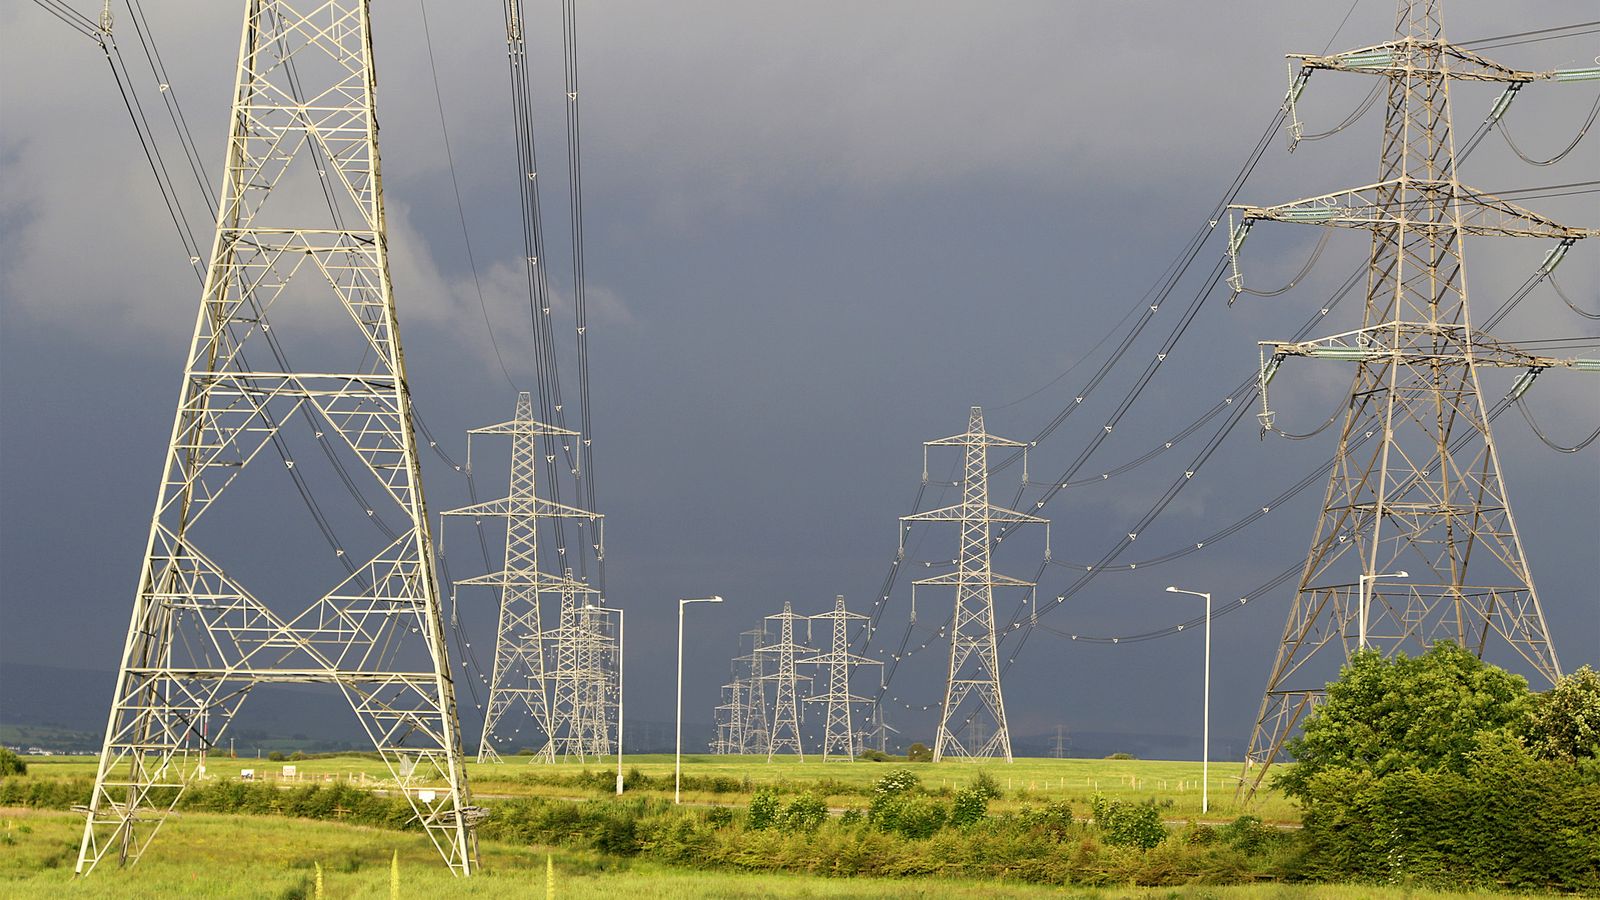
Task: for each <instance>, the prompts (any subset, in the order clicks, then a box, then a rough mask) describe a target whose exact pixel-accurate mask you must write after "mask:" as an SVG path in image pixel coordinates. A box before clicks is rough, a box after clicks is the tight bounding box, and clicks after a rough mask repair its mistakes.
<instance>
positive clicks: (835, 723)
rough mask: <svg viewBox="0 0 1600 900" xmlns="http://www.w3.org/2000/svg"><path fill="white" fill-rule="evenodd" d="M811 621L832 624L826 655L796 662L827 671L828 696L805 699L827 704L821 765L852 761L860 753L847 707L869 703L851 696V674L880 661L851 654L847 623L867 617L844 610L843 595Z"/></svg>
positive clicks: (834, 599)
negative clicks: (820, 620) (826, 610)
mask: <svg viewBox="0 0 1600 900" xmlns="http://www.w3.org/2000/svg"><path fill="white" fill-rule="evenodd" d="M811 618H812V619H823V620H825V621H829V622H832V623H833V645H832V647H831V648H830V649H829V650H828V652H827V653H820V654H818V655H816V656H809V657H806V658H805V659H801V660H796V661H797V662H799V663H803V664H810V665H817V666H824V667H826V668H827V671H828V692H827V693H825V694H814V695H812V696H810V697H807V698H806V702H807V703H825V704H827V710H826V716H825V717H824V720H823V727H822V761H823V762H827V761H828V760H830V759H843V760H852V759H855V758H856V753H857V752H859V751H860V750H861V744H860V743H859V742H857V740H856V730H855V723H854V720H853V719H852V718H851V716H850V705H851V704H852V703H870V702H872V701H871V700H870V699H869V698H867V697H857V696H854V695H852V694H851V693H850V670H851V669H852V668H857V667H860V666H881V665H883V661H882V660H877V659H873V658H871V657H869V656H861V655H859V654H856V653H851V652H850V637H849V634H848V630H849V625H850V622H851V620H860V619H866V618H867V616H864V615H861V614H860V613H853V612H851V611H850V610H848V609H846V608H845V605H844V595H843V594H839V595H838V596H836V597H834V598H833V609H831V610H829V611H828V612H825V613H817V614H816V615H814V616H812V617H811Z"/></svg>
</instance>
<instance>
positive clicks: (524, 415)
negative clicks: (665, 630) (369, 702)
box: [444, 391, 604, 762]
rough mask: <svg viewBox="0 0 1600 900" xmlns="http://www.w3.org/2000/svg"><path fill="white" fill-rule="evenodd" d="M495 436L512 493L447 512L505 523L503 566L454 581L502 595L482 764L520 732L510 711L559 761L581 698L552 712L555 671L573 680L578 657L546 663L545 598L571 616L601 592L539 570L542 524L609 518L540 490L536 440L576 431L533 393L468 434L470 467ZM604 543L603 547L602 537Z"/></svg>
mask: <svg viewBox="0 0 1600 900" xmlns="http://www.w3.org/2000/svg"><path fill="white" fill-rule="evenodd" d="M490 434H493V435H501V434H503V435H509V436H510V437H511V485H510V490H509V491H508V492H507V494H506V496H505V497H503V498H501V499H499V500H489V501H486V502H483V503H474V504H473V505H471V506H464V507H461V508H460V509H452V510H447V511H446V512H445V513H444V514H445V515H447V516H471V517H472V518H474V519H479V520H481V519H483V518H484V517H497V518H503V519H505V520H506V552H505V567H504V568H503V569H501V570H500V571H498V572H490V573H488V574H486V575H479V576H477V577H476V578H465V579H462V580H460V581H457V582H456V584H458V585H486V586H489V587H494V588H497V589H498V590H499V592H500V621H499V626H498V628H496V630H495V647H494V668H493V671H492V673H491V675H490V679H489V700H488V703H487V704H486V705H485V708H484V714H483V735H482V737H481V738H480V740H479V742H478V761H479V762H500V761H501V758H500V753H499V751H498V750H496V748H495V746H494V745H495V743H496V742H499V743H506V742H508V741H511V740H512V734H514V733H515V732H514V731H513V733H512V734H508V733H506V732H505V731H504V725H506V724H509V722H510V721H517V720H507V719H506V716H507V714H508V713H511V712H513V711H516V712H519V713H522V714H526V715H527V716H529V717H531V718H532V720H533V726H534V728H535V729H536V730H537V731H538V732H539V734H540V735H541V736H542V738H543V741H544V743H543V744H541V745H540V748H539V752H538V755H537V756H536V757H535V758H536V759H542V760H543V761H545V762H553V761H554V760H555V755H556V752H557V750H558V749H562V750H570V749H571V748H572V744H571V742H570V740H568V739H569V738H570V737H571V735H572V734H573V725H574V722H573V719H572V717H571V711H572V709H573V708H574V707H573V706H572V705H571V704H572V703H573V702H575V699H576V698H575V696H571V697H566V698H564V699H565V700H566V701H567V702H568V705H567V706H565V707H563V711H564V712H565V713H566V716H565V718H563V719H562V720H561V721H560V722H559V723H558V722H557V721H556V717H555V716H554V715H553V711H552V709H551V698H550V680H551V675H552V672H551V671H550V670H551V669H557V670H558V672H561V674H563V675H571V676H574V680H575V676H576V674H577V672H576V666H577V662H576V659H575V658H574V659H571V660H567V661H566V662H567V663H568V664H569V665H570V667H571V668H569V669H568V670H565V671H561V670H559V668H558V666H547V665H546V662H545V644H546V637H547V635H546V633H545V631H544V629H543V628H541V626H540V622H541V617H540V609H539V601H540V597H541V595H544V594H548V593H555V594H559V595H560V596H561V597H562V599H563V604H562V608H561V611H562V613H563V615H565V614H566V613H567V612H568V608H569V607H571V606H575V605H576V601H575V599H574V598H576V597H579V596H588V595H590V594H596V593H598V591H596V590H595V589H594V588H591V587H589V586H588V585H586V584H582V583H581V582H575V581H573V580H572V578H571V577H570V570H568V574H566V575H562V576H559V577H558V576H555V575H550V574H547V573H545V572H542V571H540V569H539V522H540V521H541V520H544V519H559V518H578V519H584V520H587V521H590V522H593V523H595V527H596V531H597V532H598V531H599V528H600V525H601V522H602V519H603V517H602V516H601V515H599V514H598V513H592V512H589V511H587V510H582V509H577V508H576V507H571V506H564V505H562V504H560V503H553V502H551V501H549V500H544V499H541V498H540V497H539V496H538V495H537V493H536V490H535V487H536V484H535V482H536V473H537V471H538V466H539V462H540V457H539V448H538V439H539V438H540V437H541V436H545V435H565V436H572V435H574V434H575V432H571V431H568V430H566V429H564V428H557V427H555V426H553V425H546V424H545V423H543V422H539V421H536V420H535V419H534V418H533V397H532V395H531V394H530V393H529V392H527V391H522V392H520V393H519V394H517V410H516V416H515V417H514V418H513V419H511V420H510V421H508V422H501V423H499V424H497V425H488V426H485V427H483V428H474V429H472V430H470V431H468V432H467V467H468V469H469V470H470V469H471V467H472V439H473V438H474V437H476V436H479V435H490ZM597 537H598V534H597ZM600 543H601V545H602V547H603V544H604V541H603V540H601V541H600ZM601 552H604V550H603V549H602V550H601ZM558 633H559V632H558ZM564 646H566V647H568V648H571V647H574V646H575V644H574V643H573V642H570V641H569V642H567V643H566V644H565V645H564ZM558 725H559V726H560V730H559V731H558Z"/></svg>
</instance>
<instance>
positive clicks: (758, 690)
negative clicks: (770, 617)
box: [734, 628, 772, 754]
mask: <svg viewBox="0 0 1600 900" xmlns="http://www.w3.org/2000/svg"><path fill="white" fill-rule="evenodd" d="M741 637H748V638H750V653H749V654H748V655H745V656H741V657H739V658H738V659H736V660H734V663H735V665H739V664H743V665H744V667H745V669H744V671H743V672H742V673H740V674H739V676H738V677H737V678H736V679H735V680H737V681H742V682H743V683H744V714H745V720H744V725H743V727H742V730H741V733H742V734H743V735H744V742H743V743H742V744H740V746H739V749H738V750H737V751H735V752H737V753H753V754H760V753H766V752H768V747H767V744H768V742H769V741H770V740H771V738H772V727H771V725H770V723H769V722H768V720H767V689H766V657H765V656H763V655H762V653H761V648H762V647H763V646H765V645H766V642H767V630H766V629H765V628H752V629H750V630H749V631H746V632H744V633H743V634H742V635H741Z"/></svg>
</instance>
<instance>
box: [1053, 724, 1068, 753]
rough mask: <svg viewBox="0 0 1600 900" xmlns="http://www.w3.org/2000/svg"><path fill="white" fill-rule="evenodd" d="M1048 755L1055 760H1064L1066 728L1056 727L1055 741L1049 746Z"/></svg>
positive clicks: (1062, 726)
mask: <svg viewBox="0 0 1600 900" xmlns="http://www.w3.org/2000/svg"><path fill="white" fill-rule="evenodd" d="M1050 755H1051V756H1053V757H1055V758H1056V759H1064V758H1066V755H1067V734H1066V726H1064V725H1057V726H1056V739H1055V740H1054V741H1052V742H1051V744H1050Z"/></svg>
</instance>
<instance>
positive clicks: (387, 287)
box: [77, 0, 478, 875]
mask: <svg viewBox="0 0 1600 900" xmlns="http://www.w3.org/2000/svg"><path fill="white" fill-rule="evenodd" d="M376 84H377V82H376V78H375V75H374V70H373V58H372V32H371V27H370V21H369V17H368V2H367V0H249V2H247V3H246V4H245V12H244V29H243V37H242V39H241V43H240V48H239V60H238V68H237V80H236V82H235V89H234V95H233V108H232V113H231V115H230V116H229V135H228V149H227V162H226V165H225V167H224V173H225V174H224V177H223V179H222V187H221V195H220V196H221V199H220V203H219V206H218V214H217V223H216V233H215V238H214V241H213V243H212V249H211V255H210V258H209V260H208V263H207V270H206V277H205V286H204V288H203V291H202V294H201V298H200V309H199V314H198V316H197V318H196V321H195V328H194V333H193V338H192V340H191V342H190V344H189V349H188V356H187V359H186V361H185V364H184V370H183V380H182V386H181V388H180V389H179V395H178V405H177V412H176V416H175V419H174V422H173V426H172V434H171V438H170V440H169V442H168V445H167V453H166V460H165V462H164V463H163V466H162V473H161V480H160V484H159V488H158V491H157V499H156V506H155V512H154V514H153V516H152V518H151V523H150V533H149V540H148V543H147V544H146V549H145V553H144V561H143V564H142V566H141V568H140V573H139V580H138V587H137V590H136V593H135V596H134V602H133V611H132V617H131V621H130V623H129V626H128V636H127V641H126V643H125V644H124V647H123V651H122V657H121V661H120V663H119V665H118V672H117V681H116V692H115V694H114V695H113V697H112V702H111V710H110V716H109V720H108V722H107V726H106V734H105V743H104V746H103V749H102V751H101V754H100V760H99V764H98V766H97V768H96V772H95V782H94V789H93V792H92V793H91V794H90V798H89V809H88V815H87V817H86V820H85V822H84V830H83V842H82V845H81V847H80V850H79V854H78V863H77V871H78V873H79V874H85V873H87V872H89V871H91V870H93V869H94V867H95V866H96V864H98V863H99V862H100V861H101V860H102V859H104V858H105V857H106V856H107V855H108V854H109V855H111V856H113V857H114V858H115V859H116V860H117V861H118V862H120V863H123V864H131V863H134V862H136V861H137V860H138V859H139V857H140V855H141V854H142V853H143V852H144V850H145V849H146V848H147V847H148V846H149V843H150V841H151V840H152V839H153V838H154V836H155V834H156V833H157V831H158V829H159V828H160V827H161V824H162V823H163V822H164V821H165V819H166V816H167V814H168V813H169V812H170V811H171V809H172V807H173V806H174V805H176V803H177V802H178V798H179V797H181V796H182V794H183V792H184V789H185V788H186V787H187V786H188V785H189V784H190V782H191V781H192V780H193V778H194V777H195V775H196V774H197V771H198V769H199V765H198V760H199V759H200V758H203V754H204V751H205V750H206V749H207V748H208V747H211V746H214V745H215V744H216V743H217V741H219V740H221V739H222V737H223V736H224V733H225V732H226V731H227V728H228V726H229V725H230V724H231V723H232V721H233V718H234V716H235V714H236V713H237V712H238V711H239V709H240V707H241V704H243V702H244V701H245V699H246V698H247V697H248V696H249V694H250V693H251V691H252V690H254V689H255V688H256V687H258V686H260V685H263V684H326V685H336V686H337V687H338V689H339V690H340V691H341V692H342V694H343V696H344V697H345V699H346V700H347V701H348V702H349V704H350V708H351V710H352V712H353V714H354V715H355V717H356V718H357V719H358V720H359V721H360V723H361V725H362V727H363V728H364V729H365V731H366V733H367V735H368V737H369V738H370V739H371V741H372V743H373V746H374V747H375V748H376V749H377V751H378V753H379V754H380V755H381V757H382V758H383V762H384V764H385V766H386V767H387V768H388V770H389V772H390V774H391V776H392V777H393V778H394V779H395V782H396V784H397V785H398V787H399V793H400V794H401V795H402V796H404V797H405V798H406V800H407V802H408V803H409V804H410V806H411V808H412V809H413V811H414V812H415V814H416V816H417V820H418V821H419V822H420V824H421V825H422V827H423V829H424V831H425V833H426V834H427V835H428V837H429V839H430V840H432V841H433V844H434V846H435V847H437V848H438V850H439V852H440V854H441V855H442V856H443V857H444V860H445V863H446V864H447V865H448V866H449V867H450V870H451V872H452V873H454V874H457V875H466V874H469V873H470V872H471V871H472V869H473V868H474V867H475V866H476V860H475V854H476V848H475V843H474V838H473V830H472V824H473V822H474V820H475V819H476V818H477V816H478V810H476V809H474V808H473V807H472V806H470V799H469V796H468V791H467V782H466V775H465V772H464V770H463V767H462V760H461V752H462V751H461V739H460V733H459V730H458V724H457V718H456V706H455V691H454V687H453V685H452V683H451V680H450V677H451V674H450V664H449V659H448V654H447V650H446V645H445V638H444V625H443V618H442V616H441V611H440V602H439V587H438V582H437V580H436V577H435V572H434V557H433V547H432V536H431V534H430V532H429V523H428V515H427V507H426V504H425V503H424V500H423V493H422V480H421V468H420V465H419V460H418V458H417V442H416V437H415V434H414V431H413V422H412V411H411V399H410V391H409V388H408V386H407V383H406V375H405V365H404V361H403V359H404V358H403V356H402V353H401V348H400V335H399V330H398V325H397V320H396V314H395V300H394V294H393V291H392V286H391V283H390V280H389V260H388V250H387V247H388V240H387V234H386V229H385V225H384V209H383V191H382V180H381V177H380V174H379V157H378V128H377V120H376V118H375V116H374V96H373V94H374V91H375V89H376ZM324 205H325V209H324V208H321V207H324ZM286 345H289V346H292V347H293V350H294V355H293V357H292V358H293V359H294V360H295V361H296V362H297V363H299V364H300V365H299V366H298V367H291V366H290V365H289V363H288V361H287V360H288V359H290V358H291V357H290V356H289V355H287V353H286V352H285V349H284V348H285V346H286ZM247 355H248V359H249V361H248V362H247V361H246V357H247ZM274 363H276V365H275V366H274ZM302 423H304V424H305V427H304V428H302V427H300V426H301V425H302ZM292 440H307V441H311V442H314V443H315V444H316V445H317V446H318V447H319V449H320V450H321V452H322V454H323V455H325V456H326V458H327V460H328V461H329V462H330V464H331V465H334V466H337V467H338V468H339V473H340V475H341V476H343V477H344V478H345V479H346V481H345V486H346V488H347V489H348V490H349V491H350V493H351V494H352V496H353V497H356V498H357V499H362V494H361V492H362V490H363V489H365V490H366V491H369V492H376V493H377V494H380V495H381V497H380V498H379V499H378V500H375V501H373V502H372V504H370V505H368V504H366V503H365V502H363V504H362V505H363V506H365V507H366V508H365V509H364V513H365V516H361V518H362V520H363V522H372V523H375V524H376V530H378V531H381V532H382V534H381V535H374V534H372V529H373V526H370V525H365V524H363V525H361V526H360V527H361V529H362V535H361V537H362V538H363V541H362V542H361V543H356V542H355V538H354V537H353V536H352V535H350V534H349V533H348V532H346V534H345V535H344V537H345V538H351V542H350V543H345V542H344V540H343V539H342V538H338V537H336V535H335V532H334V531H333V526H332V525H331V524H330V519H329V516H330V515H332V514H333V513H330V512H328V511H327V510H328V509H331V507H328V508H324V507H323V506H320V505H318V504H317V503H316V500H315V497H314V496H313V495H312V494H311V493H309V488H308V485H309V484H311V482H309V481H308V480H307V478H308V476H307V475H306V474H305V471H306V468H307V467H305V466H302V467H301V468H300V469H299V470H297V469H296V468H295V466H296V463H297V462H312V461H314V460H315V457H310V456H308V457H307V458H306V459H305V460H296V459H295V458H294V457H293V455H292V453H291V451H290V449H289V448H290V447H291V446H293V445H292V444H291V443H290V442H291V441H292ZM269 445H271V446H272V447H273V451H274V453H276V454H278V455H281V456H282V459H283V467H282V468H279V467H272V466H260V465H253V464H254V463H256V462H257V461H258V458H259V457H260V456H261V455H262V451H263V450H265V449H266V448H267V447H268V446H269ZM268 455H269V456H270V455H272V454H268ZM346 467H348V469H347V468H346ZM285 470H287V471H288V473H289V475H290V478H291V479H292V480H293V481H294V482H295V485H296V487H297V488H298V489H299V491H300V493H301V495H302V498H303V499H304V500H305V502H306V506H307V507H308V508H309V509H310V510H311V512H312V514H313V516H314V517H315V518H316V521H317V525H318V526H319V528H320V530H321V531H322V535H323V537H325V538H327V540H328V542H329V543H330V544H333V545H334V546H335V548H336V551H335V552H334V553H332V554H330V556H329V558H328V559H327V560H326V561H325V562H323V563H321V564H320V565H319V563H318V561H317V560H315V559H313V558H309V557H308V556H307V555H306V554H304V553H302V552H299V551H300V550H301V548H302V542H301V540H300V539H301V538H302V537H303V536H305V535H306V534H307V533H308V532H310V531H311V530H310V529H309V528H307V527H306V526H305V523H304V521H303V519H301V518H300V514H299V513H298V512H297V511H293V510H285V509H283V506H284V504H283V503H281V502H279V501H281V500H282V498H283V497H284V495H285V492H284V491H283V490H282V486H281V485H279V484H277V483H276V482H274V481H269V480H268V479H272V478H274V477H275V476H272V475H270V474H268V473H270V472H273V471H279V472H282V471H285ZM350 470H354V471H353V474H352V472H351V471H350ZM230 487H232V488H233V489H232V490H230V489H229V488H230ZM335 512H337V511H335ZM356 515H357V516H360V513H356ZM390 517H393V518H394V519H397V520H398V521H399V522H400V524H399V525H398V526H397V527H395V526H391V525H390V524H389V523H388V522H387V521H386V519H388V518H390ZM224 559H226V560H227V561H228V568H229V569H231V570H233V571H231V572H230V571H225V570H224V566H223V560H224ZM241 572H243V573H246V574H247V575H252V576H254V577H253V578H251V579H250V580H254V581H256V582H258V584H257V585H256V589H255V590H252V589H250V588H247V587H245V581H246V576H245V575H241V574H240V573H241ZM267 574H270V576H271V577H270V578H268V577H263V576H264V575H267ZM330 585H331V586H330ZM256 591H259V592H260V593H257V592H256Z"/></svg>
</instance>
